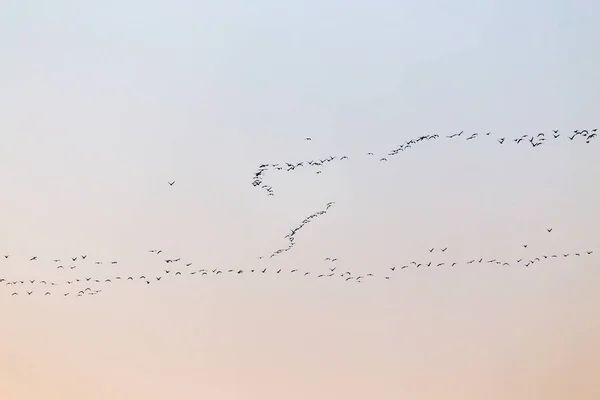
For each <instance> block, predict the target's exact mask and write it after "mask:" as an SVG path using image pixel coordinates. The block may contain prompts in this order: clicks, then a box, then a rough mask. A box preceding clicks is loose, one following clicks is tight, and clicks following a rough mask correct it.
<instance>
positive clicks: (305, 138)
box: [304, 137, 312, 140]
mask: <svg viewBox="0 0 600 400" xmlns="http://www.w3.org/2000/svg"><path fill="white" fill-rule="evenodd" d="M304 140H312V139H311V138H309V137H307V138H304Z"/></svg>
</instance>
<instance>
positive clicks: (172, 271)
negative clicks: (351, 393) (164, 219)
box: [0, 214, 594, 297]
mask: <svg viewBox="0 0 600 400" xmlns="http://www.w3.org/2000/svg"><path fill="white" fill-rule="evenodd" d="M313 215H318V214H313ZM307 220H308V221H309V219H307ZM307 220H305V221H304V222H303V224H306V223H307V222H306V221H307ZM301 226H302V224H301V225H299V227H297V228H295V229H292V232H291V233H290V234H289V235H288V237H290V238H293V235H294V234H295V233H296V232H298V230H299V229H300V227H301ZM547 232H548V233H550V232H552V229H547ZM291 243H293V241H291ZM522 248H523V249H527V248H528V245H527V244H523V245H522ZM447 250H448V246H445V247H440V248H435V247H432V248H429V249H427V252H426V253H425V254H426V257H423V259H419V260H412V261H409V262H405V263H404V264H398V265H395V266H392V267H389V268H388V269H387V270H386V271H385V272H382V273H355V272H353V271H351V270H349V269H347V268H344V267H343V266H339V265H338V264H339V260H338V259H337V258H333V257H326V258H325V259H324V260H323V262H324V264H325V266H324V267H321V268H320V269H319V270H316V271H315V270H308V269H307V270H304V269H292V270H286V271H284V270H283V269H282V268H268V267H264V268H251V269H249V268H230V269H220V268H214V269H211V268H200V269H196V268H194V267H193V265H194V263H193V262H189V261H182V260H181V257H177V258H164V259H163V260H164V263H165V264H164V265H165V267H164V269H163V270H162V271H161V273H154V274H153V275H150V274H149V273H144V274H141V275H139V276H138V275H132V274H118V273H117V272H111V274H110V276H108V277H107V276H106V275H105V276H103V277H98V276H91V275H92V274H87V275H84V276H80V277H73V278H68V279H67V278H65V279H61V280H52V281H51V280H49V279H39V278H27V279H15V280H13V279H6V278H0V284H2V285H3V286H4V288H8V289H9V290H10V295H11V296H20V295H21V296H32V295H34V294H36V295H40V296H52V295H55V296H56V295H58V296H62V297H83V296H94V295H98V294H100V293H103V289H102V287H104V286H106V285H113V284H117V283H119V282H122V283H125V282H130V283H136V282H137V283H139V284H143V285H150V284H152V283H160V282H164V281H165V280H167V279H170V278H172V279H181V278H183V277H184V276H188V277H192V276H196V277H209V276H213V277H218V276H219V275H222V276H226V275H231V276H238V277H240V276H242V275H244V274H246V275H247V274H251V275H284V274H288V275H296V276H299V277H303V279H308V278H309V277H315V278H317V279H328V278H338V279H341V280H343V281H345V282H349V283H363V282H366V281H367V280H371V279H376V278H380V279H385V280H390V279H391V278H393V277H394V275H395V274H396V273H398V272H399V271H403V270H405V269H419V268H432V267H433V268H441V267H450V268H455V267H460V266H469V265H471V264H475V265H479V264H481V265H490V266H495V267H511V266H519V265H520V266H523V267H531V266H533V265H537V264H540V263H543V262H548V261H553V260H554V261H558V260H561V259H566V258H569V257H584V256H590V255H592V254H593V253H594V250H592V249H587V250H584V251H576V252H568V253H551V254H537V255H531V254H530V255H528V256H521V257H520V258H518V259H514V260H513V259H511V260H508V259H500V258H491V259H488V258H485V257H482V256H477V257H474V258H472V259H470V260H468V261H466V260H456V259H453V260H448V259H446V260H441V259H439V257H436V256H435V255H436V254H442V255H446V254H447V253H446V252H447ZM148 251H149V252H150V253H152V254H154V255H155V256H157V257H158V256H160V255H161V254H164V252H163V251H162V250H159V249H151V250H148ZM259 258H260V259H262V258H263V257H259ZM434 258H435V259H436V260H435V261H434ZM86 259H87V256H86V255H80V256H74V257H70V258H68V259H67V260H65V261H66V263H65V262H63V261H62V260H61V259H52V260H48V261H52V262H53V263H54V264H56V267H55V268H56V269H59V270H60V269H62V270H65V271H71V270H75V269H78V268H79V269H81V268H83V267H85V266H83V265H81V264H76V262H77V261H78V260H79V262H83V261H84V260H86ZM0 260H3V261H4V262H7V261H12V258H11V257H10V255H8V254H6V255H4V256H3V258H2V259H0ZM26 260H27V258H25V259H23V260H20V261H23V262H26ZM28 260H29V262H30V263H32V262H39V260H38V257H37V256H33V257H30V258H28ZM163 260H161V261H163ZM91 263H93V264H92V265H96V266H99V265H102V264H108V265H115V264H117V263H118V262H117V261H109V262H106V263H104V262H103V261H88V262H87V264H88V265H87V266H89V265H90V264H91ZM0 266H1V264H0ZM178 277H181V278H178Z"/></svg>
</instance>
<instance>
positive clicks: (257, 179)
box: [252, 128, 598, 196]
mask: <svg viewBox="0 0 600 400" xmlns="http://www.w3.org/2000/svg"><path fill="white" fill-rule="evenodd" d="M597 132H598V129H597V128H594V129H591V130H589V131H588V130H587V129H582V130H574V131H573V133H572V134H571V135H565V136H566V138H568V140H570V141H573V140H575V139H576V138H578V137H579V138H581V139H582V140H584V141H585V143H587V144H589V143H591V141H592V140H593V139H595V138H596V137H597V136H598V133H597ZM463 134H464V131H461V132H459V133H455V134H452V135H448V136H445V137H444V138H445V139H453V140H458V139H459V138H464V140H467V141H470V140H474V139H476V138H478V137H494V138H496V137H495V136H492V133H491V132H486V133H482V134H481V135H480V134H479V133H473V134H470V135H467V134H464V135H463ZM559 137H561V133H559V131H558V130H553V131H552V133H551V134H548V135H546V134H545V133H543V132H542V133H538V134H537V135H531V136H530V135H528V134H524V135H521V136H519V137H516V138H514V139H512V142H514V143H516V144H529V145H531V147H532V148H535V147H539V146H541V145H542V144H544V143H545V142H546V140H547V138H548V139H549V138H552V139H558V138H559ZM440 138H441V137H440V135H437V134H434V135H421V136H418V137H415V138H413V139H410V140H408V141H406V142H405V143H404V144H401V145H398V146H397V147H396V148H394V149H392V150H391V151H389V152H388V153H387V154H384V155H382V156H381V157H380V158H379V161H380V162H387V161H388V158H387V157H392V156H396V155H398V154H399V153H400V152H403V151H406V150H408V149H411V148H413V146H416V145H417V144H419V143H422V142H425V141H429V140H436V139H440ZM304 140H307V141H310V140H312V138H310V137H307V138H305V139H304ZM506 140H507V138H506V137H499V138H496V141H497V142H498V143H499V144H500V145H502V144H504V143H505V142H506ZM367 156H375V155H374V153H372V152H368V153H367ZM378 157H379V156H378ZM347 159H349V157H348V156H341V157H338V156H329V157H326V158H324V159H318V160H310V161H299V162H285V163H281V164H279V163H276V164H268V163H263V164H260V165H259V167H258V170H257V172H255V173H254V176H253V179H252V185H253V186H255V187H260V188H261V189H263V190H265V191H266V192H267V195H268V196H274V195H275V193H274V191H273V187H272V186H271V185H268V184H266V183H264V176H265V174H266V173H267V171H269V170H276V171H283V170H285V171H287V172H290V171H294V170H296V169H297V168H300V167H304V166H308V167H314V168H316V169H317V171H316V174H317V175H319V174H321V173H322V172H323V171H322V168H321V167H322V166H324V165H325V164H327V163H330V162H333V161H335V160H338V161H343V160H347Z"/></svg>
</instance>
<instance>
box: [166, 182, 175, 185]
mask: <svg viewBox="0 0 600 400" xmlns="http://www.w3.org/2000/svg"><path fill="white" fill-rule="evenodd" d="M167 183H168V184H169V186H173V185H174V184H175V181H173V182H167Z"/></svg>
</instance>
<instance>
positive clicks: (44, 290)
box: [0, 129, 597, 297]
mask: <svg viewBox="0 0 600 400" xmlns="http://www.w3.org/2000/svg"><path fill="white" fill-rule="evenodd" d="M463 134H464V132H460V133H455V134H452V135H448V136H445V138H446V139H449V140H457V139H460V138H463V139H464V140H466V141H471V140H475V139H477V138H478V137H493V136H492V134H491V132H487V133H485V134H482V135H479V134H478V133H473V134H470V135H463ZM565 136H566V137H567V138H568V140H570V141H574V140H576V139H578V140H583V141H584V142H585V143H586V144H589V143H591V141H592V140H594V139H595V138H596V137H597V129H591V130H590V131H588V130H585V129H584V130H576V131H574V132H573V133H572V134H570V135H565ZM559 137H561V133H559V131H558V130H554V131H553V133H552V134H549V135H546V134H545V133H539V134H537V135H533V136H529V135H522V136H520V137H517V138H514V139H512V142H514V143H516V144H528V145H530V146H531V147H532V148H535V147H539V146H541V145H542V144H544V143H545V142H546V140H556V139H558V138H559ZM438 139H440V136H439V135H437V134H434V135H423V136H419V137H416V138H414V139H411V140H408V141H406V143H404V144H401V145H399V146H397V147H396V148H394V149H392V150H390V151H389V152H388V153H387V154H386V155H383V156H382V157H380V158H379V161H380V162H386V161H387V160H388V158H387V157H393V156H396V155H398V154H400V152H403V151H407V150H409V149H412V148H413V147H415V146H417V145H419V144H420V143H423V142H426V141H429V140H438ZM305 140H306V141H311V140H312V138H310V137H307V138H305ZM496 141H497V142H498V143H499V144H500V145H502V144H504V143H505V142H506V138H505V137H499V138H496ZM367 156H375V155H374V154H373V153H372V152H368V153H367ZM378 157H379V156H378ZM348 159H349V157H348V156H341V157H337V156H330V157H327V158H324V159H319V160H310V161H306V162H295V163H289V162H286V163H284V164H261V165H260V166H259V169H258V172H256V173H255V174H254V179H253V182H252V185H253V186H256V187H260V188H262V189H264V190H265V191H266V192H267V193H268V195H269V196H273V195H274V193H273V188H272V187H271V186H270V185H266V184H264V183H263V177H264V175H265V173H266V171H268V170H269V169H275V170H278V171H281V170H284V169H285V170H286V171H293V170H295V169H297V168H300V167H303V166H309V167H313V168H316V169H317V171H316V173H317V174H320V173H321V172H322V167H323V166H324V165H326V164H328V163H331V162H334V161H336V160H337V161H344V160H348ZM167 183H168V185H169V186H171V187H172V186H173V185H174V184H175V181H169V182H167ZM334 205H335V202H333V201H332V202H329V203H327V204H326V205H325V208H324V209H322V210H320V211H317V212H315V213H313V214H311V215H309V216H308V217H306V218H305V219H304V220H303V221H302V222H300V223H299V224H298V225H297V226H295V227H293V228H291V229H290V232H289V233H288V234H287V235H285V237H284V238H285V239H286V241H287V242H288V245H287V247H284V248H280V249H278V250H275V251H273V252H272V253H271V254H270V255H269V256H268V257H265V256H260V257H258V259H260V260H263V259H265V258H273V257H276V256H278V255H280V254H282V253H285V252H288V251H290V250H291V249H292V248H293V247H294V245H295V243H296V242H295V239H296V235H297V234H298V232H299V231H300V230H301V229H302V228H303V227H304V226H306V225H307V224H309V223H310V222H312V221H314V220H315V219H316V218H318V217H320V216H322V215H324V214H326V213H327V212H328V211H329V210H330V208H331V207H333V206H334ZM552 231H553V230H552V228H548V229H547V233H551V232H552ZM527 247H528V246H527V245H526V244H524V245H523V248H524V249H527ZM427 250H428V253H429V254H430V256H429V257H427V258H426V259H422V260H413V261H410V262H407V263H405V264H403V265H396V266H392V267H389V269H388V270H387V271H386V272H385V273H361V274H359V273H355V272H353V271H350V270H347V269H346V268H344V267H342V266H339V265H338V263H339V261H338V259H337V258H334V257H326V258H325V259H324V260H323V261H324V262H325V263H327V266H326V267H325V268H324V269H322V270H318V271H314V270H300V269H292V270H289V271H288V270H286V271H283V269H282V268H271V267H269V268H266V267H263V268H252V269H248V268H245V269H240V268H233V269H220V268H214V269H213V268H200V269H195V268H194V267H193V263H192V262H187V261H181V258H180V257H176V258H165V259H164V263H165V267H164V268H163V271H164V272H161V273H160V274H153V276H150V274H149V273H146V274H142V275H139V276H138V275H130V274H118V273H116V272H114V273H113V272H112V271H111V275H110V276H109V277H106V276H104V277H98V276H95V277H94V276H90V275H91V274H86V275H84V276H79V277H73V278H70V279H61V280H50V279H40V278H39V277H38V278H27V279H9V278H6V277H2V273H3V268H2V264H6V263H12V262H13V261H14V260H13V258H12V257H11V255H10V254H4V255H2V256H0V285H1V286H0V287H4V288H9V290H10V294H11V296H19V295H25V296H32V295H34V294H40V295H43V296H52V295H59V296H62V297H83V296H94V295H98V294H100V293H102V292H103V289H102V286H105V285H110V284H116V283H118V282H132V283H135V282H139V283H141V284H144V285H150V284H151V283H159V282H164V281H165V280H167V279H170V278H171V277H172V278H173V279H176V278H177V277H184V276H197V277H208V276H215V277H217V276H219V275H222V276H226V275H235V276H242V275H248V274H252V275H271V274H275V275H282V274H293V275H298V276H302V277H305V278H304V279H308V277H313V276H314V277H316V278H320V279H327V278H335V277H337V278H339V279H343V280H344V281H346V282H353V283H362V282H365V281H367V280H370V279H374V278H381V279H385V280H389V279H391V278H392V277H393V276H394V273H396V272H398V271H402V270H405V269H411V268H413V269H418V268H431V267H437V268H439V267H444V266H447V267H450V268H453V267H457V266H460V265H471V264H486V265H493V266H497V267H510V266H517V265H522V266H524V267H530V266H533V265H535V264H538V263H541V262H544V261H552V260H557V259H565V258H568V257H582V256H589V255H591V254H593V253H594V250H590V249H588V250H584V251H578V252H568V253H555V254H539V255H535V256H532V255H529V256H527V257H522V258H519V259H515V260H504V259H498V258H492V259H487V258H484V257H475V258H473V259H471V260H468V261H458V260H444V261H441V260H436V261H434V260H433V257H432V256H433V254H432V253H434V251H436V250H437V252H439V253H441V254H447V253H446V251H447V250H448V247H447V246H446V247H443V248H439V249H436V248H430V249H427ZM149 252H150V253H152V254H154V255H155V256H156V257H159V256H160V255H161V254H163V255H164V252H163V250H160V249H151V250H149ZM426 254H427V253H426ZM26 260H27V259H25V260H22V261H26ZM28 260H29V262H30V263H39V262H41V261H40V260H38V256H35V255H34V256H32V257H29V258H28ZM45 261H46V260H45ZM45 261H44V262H45ZM47 261H51V262H52V263H54V265H55V269H56V270H63V271H65V272H67V271H68V272H71V271H74V270H77V271H78V270H80V269H82V268H86V267H89V266H92V265H95V266H97V267H100V266H101V265H103V264H106V265H109V266H113V267H114V266H116V265H117V264H118V261H116V260H108V261H106V260H105V261H100V260H93V261H92V260H90V259H88V256H87V255H81V254H80V255H76V256H72V257H69V258H68V259H60V258H54V259H50V260H47ZM82 264H84V265H82ZM117 268H118V267H117ZM104 271H106V269H103V272H104ZM21 288H23V289H22V290H21Z"/></svg>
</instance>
